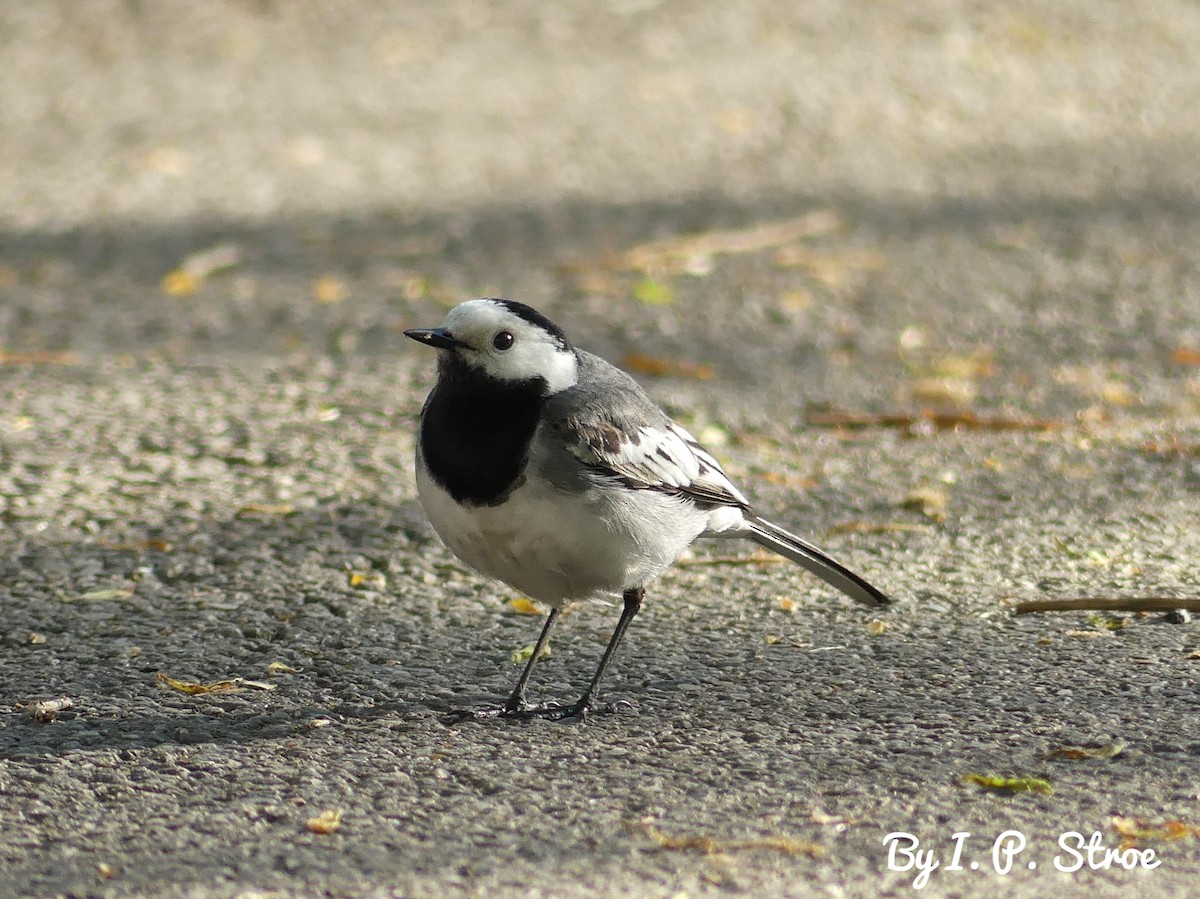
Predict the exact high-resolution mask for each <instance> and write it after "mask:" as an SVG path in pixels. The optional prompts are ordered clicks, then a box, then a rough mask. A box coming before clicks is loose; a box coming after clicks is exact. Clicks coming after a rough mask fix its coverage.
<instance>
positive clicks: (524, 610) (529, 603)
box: [508, 596, 545, 615]
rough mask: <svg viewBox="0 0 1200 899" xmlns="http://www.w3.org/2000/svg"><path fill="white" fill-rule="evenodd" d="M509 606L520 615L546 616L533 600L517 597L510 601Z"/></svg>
mask: <svg viewBox="0 0 1200 899" xmlns="http://www.w3.org/2000/svg"><path fill="white" fill-rule="evenodd" d="M508 605H509V608H511V609H512V610H513V611H514V612H516V613H517V614H518V615H544V614H545V612H544V611H543V610H542V607H541V606H539V605H538V604H537V603H535V602H534V601H533V600H531V599H528V598H526V597H524V596H517V597H515V598H513V599H510V600H509V601H508Z"/></svg>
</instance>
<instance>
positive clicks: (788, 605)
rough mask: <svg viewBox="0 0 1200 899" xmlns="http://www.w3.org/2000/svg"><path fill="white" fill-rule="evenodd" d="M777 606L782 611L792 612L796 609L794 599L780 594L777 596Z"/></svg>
mask: <svg viewBox="0 0 1200 899" xmlns="http://www.w3.org/2000/svg"><path fill="white" fill-rule="evenodd" d="M779 608H780V610H781V611H784V612H794V611H796V600H794V599H792V598H791V597H790V596H781V597H779Z"/></svg>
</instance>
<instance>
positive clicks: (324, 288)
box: [313, 275, 349, 305]
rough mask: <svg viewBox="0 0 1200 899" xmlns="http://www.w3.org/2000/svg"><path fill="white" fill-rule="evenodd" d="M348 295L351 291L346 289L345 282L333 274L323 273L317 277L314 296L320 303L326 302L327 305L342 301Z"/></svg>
mask: <svg viewBox="0 0 1200 899" xmlns="http://www.w3.org/2000/svg"><path fill="white" fill-rule="evenodd" d="M348 295H349V291H348V290H347V289H346V285H345V283H344V282H342V281H339V280H338V279H337V278H335V277H333V275H323V276H322V277H320V278H317V280H316V282H315V283H314V284H313V296H314V297H315V298H316V300H317V302H318V303H325V304H326V305H329V304H332V303H340V302H341V301H342V300H344V299H346V297H347V296H348Z"/></svg>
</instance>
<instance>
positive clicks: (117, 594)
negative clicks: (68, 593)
mask: <svg viewBox="0 0 1200 899" xmlns="http://www.w3.org/2000/svg"><path fill="white" fill-rule="evenodd" d="M130 596H133V591H132V590H129V589H127V588H125V587H116V588H112V589H108V590H91V591H89V592H88V593H82V594H80V595H79V596H76V597H75V598H74V600H71V599H70V598H67V601H68V602H72V601H77V602H108V601H109V600H113V599H126V598H128V597H130Z"/></svg>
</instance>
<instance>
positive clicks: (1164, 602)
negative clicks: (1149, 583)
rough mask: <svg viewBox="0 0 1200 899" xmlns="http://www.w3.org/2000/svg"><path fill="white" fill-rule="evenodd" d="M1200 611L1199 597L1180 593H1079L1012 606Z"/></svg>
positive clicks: (1022, 611)
mask: <svg viewBox="0 0 1200 899" xmlns="http://www.w3.org/2000/svg"><path fill="white" fill-rule="evenodd" d="M1176 609H1186V610H1187V611H1189V612H1197V613H1200V599H1183V598H1181V597H1178V596H1125V597H1122V596H1080V597H1076V598H1074V599H1033V600H1029V601H1027V602H1019V603H1017V604H1016V605H1015V606H1013V614H1015V615H1028V614H1029V613H1030V612H1084V611H1087V612H1174V611H1175V610H1176Z"/></svg>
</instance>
